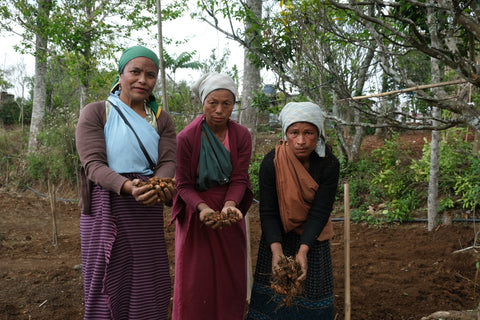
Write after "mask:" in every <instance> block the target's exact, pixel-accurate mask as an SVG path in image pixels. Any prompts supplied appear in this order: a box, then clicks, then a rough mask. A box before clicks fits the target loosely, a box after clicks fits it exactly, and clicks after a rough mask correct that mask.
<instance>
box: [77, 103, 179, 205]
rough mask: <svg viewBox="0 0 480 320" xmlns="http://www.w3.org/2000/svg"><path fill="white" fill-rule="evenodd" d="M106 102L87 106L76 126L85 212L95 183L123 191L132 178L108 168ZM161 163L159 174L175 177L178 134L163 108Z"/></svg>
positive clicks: (82, 202)
mask: <svg viewBox="0 0 480 320" xmlns="http://www.w3.org/2000/svg"><path fill="white" fill-rule="evenodd" d="M105 110H106V108H105V101H99V102H93V103H90V104H88V105H86V106H85V107H84V108H83V109H82V111H81V112H80V117H79V119H78V124H77V129H76V133H75V135H76V145H77V152H78V155H79V157H80V161H81V163H82V169H81V179H82V189H81V198H80V207H81V208H82V212H83V213H84V214H89V213H90V197H91V190H92V185H93V184H97V185H99V186H101V187H102V188H104V189H107V190H110V191H112V192H115V193H117V194H120V191H121V189H122V185H123V184H124V183H125V181H127V180H128V178H126V177H124V176H122V175H120V174H118V173H117V172H115V171H113V170H112V169H110V168H109V167H108V161H107V150H106V148H105V135H104V132H103V129H104V126H105V123H106V121H107V118H106V112H105ZM157 127H158V134H159V135H160V137H161V139H160V142H159V144H158V162H157V167H156V169H155V176H157V177H160V178H164V177H173V176H174V174H175V168H176V148H177V142H176V133H175V125H174V124H173V121H172V119H171V118H170V116H169V115H168V113H166V112H164V111H162V112H161V113H160V115H159V116H158V118H157Z"/></svg>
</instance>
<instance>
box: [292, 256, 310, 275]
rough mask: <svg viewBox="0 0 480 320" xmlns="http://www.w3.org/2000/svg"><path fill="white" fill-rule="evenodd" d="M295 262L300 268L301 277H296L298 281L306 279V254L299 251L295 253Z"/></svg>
mask: <svg viewBox="0 0 480 320" xmlns="http://www.w3.org/2000/svg"><path fill="white" fill-rule="evenodd" d="M295 260H296V261H297V262H298V264H300V267H301V268H302V275H301V276H300V277H298V279H297V280H298V281H303V280H305V279H306V278H307V270H308V259H307V254H306V253H305V252H301V251H299V252H298V253H297V256H296V257H295Z"/></svg>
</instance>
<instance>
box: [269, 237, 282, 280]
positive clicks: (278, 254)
mask: <svg viewBox="0 0 480 320" xmlns="http://www.w3.org/2000/svg"><path fill="white" fill-rule="evenodd" d="M270 250H272V273H273V272H274V271H275V269H278V263H279V262H280V260H281V259H283V258H284V257H285V255H284V254H283V248H282V244H281V243H280V242H274V243H272V244H271V245H270Z"/></svg>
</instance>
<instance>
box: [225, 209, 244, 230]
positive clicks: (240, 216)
mask: <svg viewBox="0 0 480 320" xmlns="http://www.w3.org/2000/svg"><path fill="white" fill-rule="evenodd" d="M228 210H230V211H231V212H233V213H235V215H236V217H237V219H236V220H237V221H236V222H238V221H240V220H242V219H243V214H242V212H241V211H240V210H239V209H238V208H237V207H235V206H227V205H225V206H224V207H223V209H222V213H223V214H225V215H228ZM233 223H234V222H231V221H230V220H229V221H225V225H227V226H230V225H232V224H233Z"/></svg>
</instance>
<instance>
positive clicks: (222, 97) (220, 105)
mask: <svg viewBox="0 0 480 320" xmlns="http://www.w3.org/2000/svg"><path fill="white" fill-rule="evenodd" d="M234 99H235V98H234V96H233V93H231V92H230V91H229V90H226V89H219V90H215V91H212V92H210V93H209V94H208V96H207V97H206V98H205V101H204V102H203V113H204V115H205V119H206V121H207V124H208V126H209V127H210V128H211V129H214V128H222V127H226V125H227V121H228V118H230V115H231V114H232V111H233V106H234V104H235V101H234Z"/></svg>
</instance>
